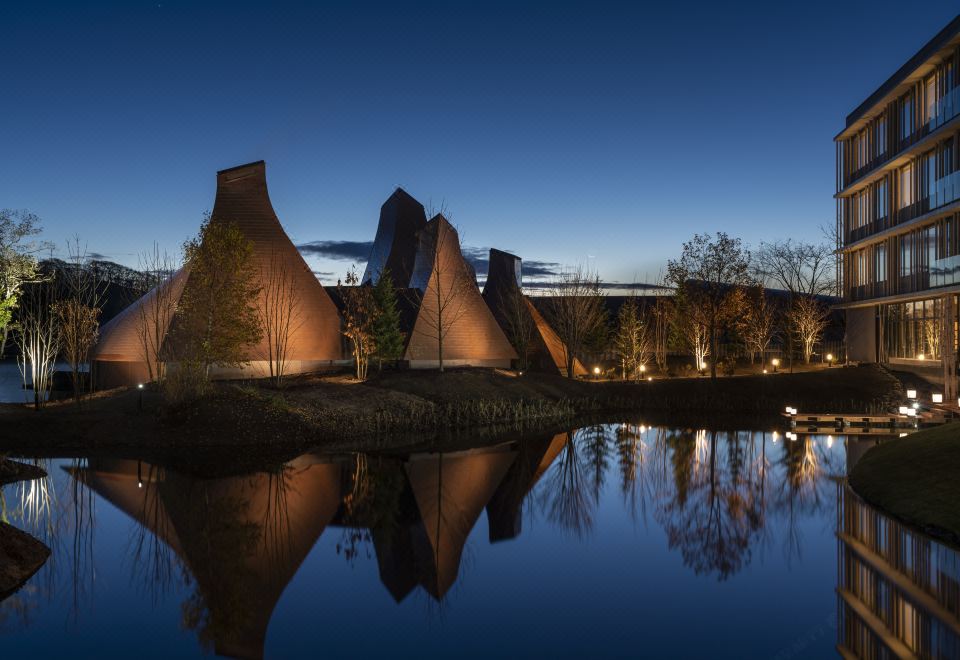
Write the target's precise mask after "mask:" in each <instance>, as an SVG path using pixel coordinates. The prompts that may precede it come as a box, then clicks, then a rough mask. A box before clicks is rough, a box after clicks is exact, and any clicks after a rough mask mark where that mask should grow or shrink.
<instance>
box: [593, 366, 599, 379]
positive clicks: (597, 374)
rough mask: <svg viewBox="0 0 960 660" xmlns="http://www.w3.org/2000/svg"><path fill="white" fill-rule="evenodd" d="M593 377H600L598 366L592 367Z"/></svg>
mask: <svg viewBox="0 0 960 660" xmlns="http://www.w3.org/2000/svg"><path fill="white" fill-rule="evenodd" d="M593 377H594V378H600V367H594V368H593Z"/></svg>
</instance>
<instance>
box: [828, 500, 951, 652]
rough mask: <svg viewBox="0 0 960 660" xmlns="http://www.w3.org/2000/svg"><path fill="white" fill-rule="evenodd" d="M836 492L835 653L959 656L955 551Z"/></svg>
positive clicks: (861, 502)
mask: <svg viewBox="0 0 960 660" xmlns="http://www.w3.org/2000/svg"><path fill="white" fill-rule="evenodd" d="M840 491H841V492H840V495H839V498H838V503H837V506H838V507H839V508H840V511H839V514H840V515H839V516H838V518H837V520H838V522H839V525H840V528H839V529H838V530H837V537H838V539H839V544H840V552H839V553H838V560H839V562H840V566H839V570H838V581H839V584H838V585H837V594H838V604H837V605H838V607H837V617H838V630H839V635H838V639H839V641H838V645H837V649H838V650H839V651H840V654H841V655H842V656H843V657H858V658H891V657H895V658H914V657H920V658H956V657H960V553H957V551H956V550H953V549H952V548H949V547H947V546H945V545H942V544H940V543H937V542H936V541H934V540H933V539H930V538H928V537H926V536H923V535H922V534H920V533H918V532H916V531H914V530H911V529H908V528H907V527H906V526H904V525H902V524H900V523H899V522H897V521H895V520H893V519H892V518H888V517H887V516H884V515H883V514H882V513H880V512H878V511H876V510H875V509H873V508H872V507H870V506H869V505H867V504H866V503H864V502H863V501H862V500H861V499H860V498H859V497H858V496H857V495H856V494H855V493H854V492H853V491H852V490H850V488H849V487H848V486H846V485H841V486H840Z"/></svg>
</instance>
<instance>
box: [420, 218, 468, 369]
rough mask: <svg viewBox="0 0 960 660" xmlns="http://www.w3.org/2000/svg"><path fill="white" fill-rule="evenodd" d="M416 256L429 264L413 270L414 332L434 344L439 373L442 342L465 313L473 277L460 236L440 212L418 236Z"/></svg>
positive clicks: (441, 364)
mask: <svg viewBox="0 0 960 660" xmlns="http://www.w3.org/2000/svg"><path fill="white" fill-rule="evenodd" d="M419 240H420V247H419V249H418V254H419V255H422V257H419V258H418V261H419V259H422V258H430V257H431V256H432V262H431V263H429V264H422V263H421V264H420V265H419V267H415V269H414V270H415V274H414V278H415V279H419V281H417V282H415V286H416V288H417V289H418V290H419V291H420V296H419V301H418V302H419V307H420V312H419V315H418V318H417V324H416V328H415V332H419V333H421V334H423V335H424V336H426V337H428V338H430V339H433V340H435V341H436V342H437V361H438V368H439V370H440V371H441V372H442V371H443V355H444V354H443V351H444V341H445V340H446V338H447V336H448V335H449V334H450V331H451V330H452V329H453V328H454V326H456V325H457V322H458V321H460V319H461V318H463V315H464V314H465V313H466V312H467V306H466V304H467V301H468V300H469V297H468V296H469V293H470V291H471V289H472V290H476V288H477V278H476V274H475V273H474V272H473V269H472V268H470V266H469V264H467V262H466V260H465V259H464V258H463V253H462V251H461V247H460V236H459V233H458V232H457V230H456V229H455V228H454V227H453V225H451V224H450V222H449V221H448V220H447V218H446V217H445V216H444V213H443V212H441V213H437V214H436V215H435V216H434V217H433V218H432V219H431V220H430V222H429V223H428V225H427V227H426V229H425V230H424V231H422V232H421V233H420V238H419Z"/></svg>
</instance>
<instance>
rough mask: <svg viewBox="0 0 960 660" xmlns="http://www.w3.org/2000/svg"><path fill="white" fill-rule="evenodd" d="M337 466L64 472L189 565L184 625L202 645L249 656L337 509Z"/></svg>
mask: <svg viewBox="0 0 960 660" xmlns="http://www.w3.org/2000/svg"><path fill="white" fill-rule="evenodd" d="M340 469H341V468H340V466H339V464H335V463H326V462H319V461H317V460H314V459H312V458H311V456H310V455H309V454H307V455H305V456H302V457H300V458H298V459H296V460H294V461H291V462H290V463H287V464H286V465H285V466H284V468H283V469H282V470H280V471H278V472H277V473H254V474H248V475H243V476H238V477H227V478H216V479H201V478H195V477H190V476H187V475H183V474H179V473H176V472H172V471H165V470H163V469H156V468H154V467H153V466H150V465H147V464H142V465H139V464H138V463H137V462H136V461H127V460H107V459H94V460H91V462H90V466H89V467H88V468H82V469H77V470H74V471H72V473H73V475H74V477H75V478H77V479H78V480H80V481H82V482H83V483H84V484H86V485H87V486H89V487H90V488H92V489H93V490H94V491H95V492H97V493H98V494H99V495H100V496H101V497H103V498H104V499H106V500H108V501H109V502H111V503H112V504H113V505H114V506H116V507H117V508H119V509H120V510H122V511H123V512H125V513H126V514H127V515H129V516H130V517H132V518H133V519H135V520H137V521H139V522H140V523H142V524H143V525H145V526H146V527H147V528H148V529H149V530H150V531H151V532H153V533H154V534H155V535H156V536H157V537H159V538H160V539H162V540H163V541H164V542H165V543H166V544H167V545H169V546H170V548H171V549H172V550H173V551H174V552H175V553H176V554H177V555H178V556H179V557H180V559H181V560H182V561H183V563H184V564H185V565H186V566H187V568H188V569H189V571H190V573H191V574H192V575H193V577H194V579H195V581H196V594H195V596H194V598H193V599H191V601H189V602H188V603H186V604H185V607H184V611H185V617H186V619H187V620H186V621H185V623H186V624H187V625H189V626H194V627H198V628H199V631H198V632H199V635H200V638H201V640H202V641H205V642H209V643H210V644H211V645H212V646H213V648H214V649H215V650H216V652H217V653H219V654H222V655H230V656H236V657H253V658H256V657H262V655H263V645H264V640H265V637H266V632H267V626H268V624H269V622H270V616H271V614H272V613H273V609H274V607H275V606H276V604H277V601H278V600H279V599H280V595H281V594H282V593H283V590H284V588H285V587H286V585H287V583H288V582H289V581H290V580H291V579H292V578H293V575H294V574H295V573H296V572H297V569H298V568H299V566H300V564H301V562H302V561H303V559H304V558H305V557H306V555H307V553H308V552H309V551H310V548H311V547H313V545H314V543H315V542H316V540H317V539H318V538H319V537H320V534H321V533H322V532H323V530H324V528H325V527H326V526H327V524H328V523H329V522H330V521H331V519H332V518H333V516H334V514H335V513H336V510H337V507H338V505H339V503H340V484H341V480H340ZM140 481H142V482H143V486H142V487H139V486H138V482H140Z"/></svg>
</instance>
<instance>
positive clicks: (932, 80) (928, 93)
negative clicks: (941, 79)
mask: <svg viewBox="0 0 960 660" xmlns="http://www.w3.org/2000/svg"><path fill="white" fill-rule="evenodd" d="M924 101H926V103H925V106H924V107H925V113H924V116H923V121H924V122H930V121H932V120H934V119H936V116H937V77H936V76H930V77H929V78H927V82H926V84H925V85H924Z"/></svg>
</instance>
